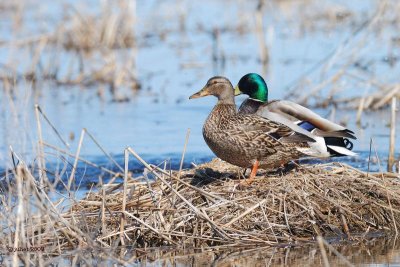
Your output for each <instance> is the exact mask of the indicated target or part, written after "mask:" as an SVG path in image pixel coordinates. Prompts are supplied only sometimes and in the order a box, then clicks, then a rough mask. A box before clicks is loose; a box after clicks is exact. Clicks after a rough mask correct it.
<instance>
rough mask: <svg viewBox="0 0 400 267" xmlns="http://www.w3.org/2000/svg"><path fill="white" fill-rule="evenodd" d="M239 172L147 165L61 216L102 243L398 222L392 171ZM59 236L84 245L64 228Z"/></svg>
mask: <svg viewBox="0 0 400 267" xmlns="http://www.w3.org/2000/svg"><path fill="white" fill-rule="evenodd" d="M217 170H218V171H217ZM151 175H152V176H153V177H154V179H151V177H150V176H151ZM241 176H242V175H241V174H240V172H239V170H238V169H237V168H235V167H233V166H231V165H227V164H226V163H223V162H221V161H219V160H213V161H212V162H210V163H207V164H204V165H200V166H197V167H196V168H194V169H190V170H184V171H181V172H170V171H165V170H162V169H160V168H157V167H155V166H150V165H147V168H146V170H145V172H144V176H143V177H142V178H143V179H142V180H141V181H138V180H137V179H132V178H129V179H127V180H126V183H121V184H113V185H107V186H103V187H102V188H101V190H100V191H99V192H91V193H89V194H88V195H87V196H86V197H85V198H84V199H82V200H80V201H79V202H77V203H75V204H74V205H73V206H72V207H71V209H70V210H68V212H66V213H65V214H63V217H64V218H65V219H66V220H70V221H73V224H74V225H75V226H77V227H78V228H80V229H81V230H82V232H88V233H91V236H92V237H93V239H92V240H94V242H95V243H97V244H99V245H100V246H115V245H120V244H125V245H133V246H135V247H150V246H151V247H154V246H163V245H173V246H180V247H181V246H211V245H238V246H241V245H250V244H253V245H254V244H264V245H274V244H278V243H282V242H283V243H298V242H306V241H310V240H313V239H314V238H315V237H316V236H325V237H339V238H349V237H350V238H351V236H352V235H353V234H355V233H357V234H358V235H359V234H360V233H361V235H363V234H367V233H371V232H375V231H379V232H381V231H389V232H391V231H393V232H397V229H398V228H399V227H400V179H399V177H398V176H396V175H395V174H391V173H369V174H367V173H365V172H362V171H359V170H357V169H355V168H353V167H350V166H348V165H344V164H340V163H330V164H321V165H302V166H298V167H297V168H295V169H293V170H291V171H289V172H288V173H286V174H282V173H272V174H271V173H262V174H260V173H259V176H258V177H257V179H256V181H255V182H254V183H253V184H252V185H250V186H248V187H245V188H239V187H238V182H239V181H238V179H241V178H240V177H241ZM149 177H150V178H149ZM58 238H60V236H59V237H58ZM62 239H63V238H61V240H60V239H59V240H58V242H59V244H62V243H64V244H65V245H67V244H69V245H71V244H73V243H75V242H78V241H81V242H79V243H82V240H77V237H76V236H75V235H70V234H68V232H64V241H62Z"/></svg>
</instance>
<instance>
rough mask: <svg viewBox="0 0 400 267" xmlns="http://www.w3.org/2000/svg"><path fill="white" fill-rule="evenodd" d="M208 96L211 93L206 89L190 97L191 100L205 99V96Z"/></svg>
mask: <svg viewBox="0 0 400 267" xmlns="http://www.w3.org/2000/svg"><path fill="white" fill-rule="evenodd" d="M207 95H209V93H208V92H207V91H206V90H205V88H203V89H201V90H200V91H198V92H197V93H195V94H193V95H191V96H190V97H189V99H194V98H199V97H203V96H207Z"/></svg>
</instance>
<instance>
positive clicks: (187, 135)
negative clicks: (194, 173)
mask: <svg viewBox="0 0 400 267" xmlns="http://www.w3.org/2000/svg"><path fill="white" fill-rule="evenodd" d="M189 135H190V128H189V129H188V130H187V132H186V138H185V145H184V146H183V152H182V158H181V162H180V164H179V172H178V179H180V178H181V172H182V168H183V161H184V160H185V154H186V147H187V144H188V141H189Z"/></svg>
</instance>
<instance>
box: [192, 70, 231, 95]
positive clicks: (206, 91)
mask: <svg viewBox="0 0 400 267" xmlns="http://www.w3.org/2000/svg"><path fill="white" fill-rule="evenodd" d="M208 95H213V96H215V97H217V98H218V100H220V101H221V100H229V99H233V97H234V94H233V86H232V84H231V82H230V81H229V80H228V79H227V78H225V77H222V76H215V77H212V78H210V79H209V80H208V81H207V83H206V85H205V86H204V87H203V88H202V89H201V90H200V91H198V92H197V93H195V94H193V95H191V96H190V97H189V99H194V98H199V97H203V96H208Z"/></svg>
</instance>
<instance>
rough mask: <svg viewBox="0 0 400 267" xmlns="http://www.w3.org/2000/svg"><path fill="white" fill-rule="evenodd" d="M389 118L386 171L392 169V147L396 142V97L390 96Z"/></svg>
mask: <svg viewBox="0 0 400 267" xmlns="http://www.w3.org/2000/svg"><path fill="white" fill-rule="evenodd" d="M390 118H391V120H390V141H389V156H388V166H387V170H388V171H390V172H391V171H393V166H394V164H395V158H394V152H395V151H394V150H395V149H394V147H395V143H396V97H393V98H392V105H391V117H390Z"/></svg>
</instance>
